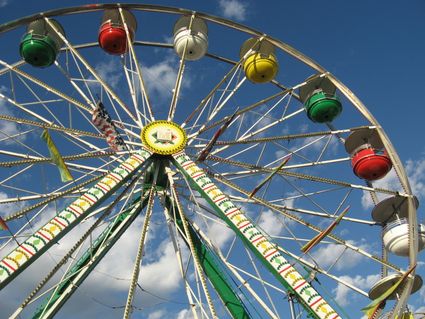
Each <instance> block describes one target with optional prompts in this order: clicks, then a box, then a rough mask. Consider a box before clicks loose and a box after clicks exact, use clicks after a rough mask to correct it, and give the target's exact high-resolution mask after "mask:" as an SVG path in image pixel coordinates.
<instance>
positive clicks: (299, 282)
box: [173, 152, 341, 319]
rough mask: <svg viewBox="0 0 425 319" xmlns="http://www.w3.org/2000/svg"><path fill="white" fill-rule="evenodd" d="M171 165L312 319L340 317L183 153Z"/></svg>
mask: <svg viewBox="0 0 425 319" xmlns="http://www.w3.org/2000/svg"><path fill="white" fill-rule="evenodd" d="M173 158H174V164H175V165H176V167H177V168H178V169H179V170H180V172H181V173H182V174H183V175H184V176H186V178H187V179H188V180H189V182H190V183H191V184H192V186H193V187H194V189H196V190H197V191H198V192H199V193H200V194H201V196H202V197H203V198H204V199H205V200H206V201H207V202H208V203H209V204H210V205H211V207H212V208H213V209H214V210H215V211H216V212H217V214H218V216H220V218H221V219H222V220H223V221H224V222H226V224H227V225H228V226H229V227H230V228H231V229H232V230H233V231H234V232H235V233H236V234H237V236H238V237H239V238H240V239H241V240H242V242H243V243H244V244H245V245H246V247H247V248H249V249H250V250H251V251H252V252H253V253H254V254H255V256H256V257H257V258H258V260H259V261H261V262H262V263H263V265H264V266H265V267H266V268H267V269H268V270H269V271H270V272H271V273H272V274H273V275H274V276H275V278H276V279H277V280H279V282H280V283H281V284H282V285H283V286H284V287H285V288H286V290H287V292H288V293H291V294H293V295H294V296H295V297H296V298H297V300H298V302H299V303H300V304H301V305H302V306H303V307H304V309H305V310H306V311H307V312H308V314H309V315H310V316H311V317H312V318H315V319H338V318H341V317H340V315H339V314H338V313H337V312H336V311H335V310H334V309H333V308H332V306H331V305H330V304H328V303H327V302H326V301H325V300H324V299H323V298H322V296H321V295H320V294H319V293H318V292H317V291H316V290H315V289H314V288H313V287H312V286H311V285H310V283H309V282H308V281H307V280H306V279H305V278H304V277H303V276H302V275H301V274H300V273H299V272H298V270H296V269H295V268H294V267H293V266H292V265H291V263H290V262H289V261H288V260H287V259H285V258H284V257H283V256H282V254H281V253H280V251H279V249H278V246H277V245H276V244H274V243H272V242H271V241H270V240H269V236H267V235H266V234H265V233H264V232H262V231H260V230H259V229H258V228H257V227H256V226H255V225H254V223H253V222H252V221H251V220H250V219H249V218H248V216H246V214H245V213H244V212H242V211H241V210H240V209H239V208H238V207H236V205H235V204H233V203H232V201H231V200H230V199H229V197H227V195H225V194H224V193H223V192H222V191H221V190H220V189H219V188H218V187H217V186H216V185H215V184H214V183H213V182H212V181H211V179H210V178H209V177H208V176H207V175H206V174H205V173H204V171H203V170H202V169H201V168H199V167H198V166H197V165H196V164H195V163H194V162H193V161H192V160H191V159H190V158H189V157H188V156H187V155H186V154H185V153H184V152H179V153H177V154H174V155H173Z"/></svg>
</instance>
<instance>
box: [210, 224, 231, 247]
mask: <svg viewBox="0 0 425 319" xmlns="http://www.w3.org/2000/svg"><path fill="white" fill-rule="evenodd" d="M207 234H208V238H210V239H211V241H212V242H213V244H214V246H216V247H218V248H220V249H223V248H224V246H225V245H226V244H227V242H228V241H229V239H231V238H233V235H234V232H233V231H232V230H231V229H230V228H229V227H226V226H225V225H222V224H218V223H213V224H211V225H210V227H209V228H208V231H207Z"/></svg>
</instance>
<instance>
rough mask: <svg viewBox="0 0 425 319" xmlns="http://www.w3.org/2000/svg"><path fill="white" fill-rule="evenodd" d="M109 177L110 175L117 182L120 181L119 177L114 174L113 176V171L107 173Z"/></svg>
mask: <svg viewBox="0 0 425 319" xmlns="http://www.w3.org/2000/svg"><path fill="white" fill-rule="evenodd" d="M108 176H109V177H111V178H112V179H113V180H114V181H116V182H117V183H119V182H121V179H120V178H118V177H116V176H114V173H112V172H111V173H109V175H108Z"/></svg>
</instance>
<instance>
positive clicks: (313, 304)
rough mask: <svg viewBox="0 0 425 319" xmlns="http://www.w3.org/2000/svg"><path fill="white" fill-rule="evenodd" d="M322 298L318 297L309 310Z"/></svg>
mask: <svg viewBox="0 0 425 319" xmlns="http://www.w3.org/2000/svg"><path fill="white" fill-rule="evenodd" d="M322 299H323V298H322V297H319V299H317V300H316V301H315V302H313V303H312V304H311V305H310V307H311V308H313V306H314V305H315V304H317V303H318V302H319V301H320V300H322Z"/></svg>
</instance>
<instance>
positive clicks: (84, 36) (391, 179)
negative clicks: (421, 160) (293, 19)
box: [0, 4, 425, 319]
mask: <svg viewBox="0 0 425 319" xmlns="http://www.w3.org/2000/svg"><path fill="white" fill-rule="evenodd" d="M80 21H84V23H80ZM0 33H1V36H2V38H3V41H4V43H6V42H7V43H8V44H9V45H10V46H13V45H14V46H16V52H19V54H20V57H19V56H18V55H17V54H16V56H4V57H1V58H0V133H1V134H0V138H1V141H2V143H1V145H0V166H1V176H0V178H1V182H0V185H1V189H0V207H2V209H1V210H0V217H1V219H0V228H1V229H2V232H1V233H0V235H1V236H2V237H1V238H2V239H1V240H2V242H1V246H0V251H1V253H0V258H1V260H0V300H2V301H4V302H6V303H7V308H8V310H7V314H4V312H3V309H2V316H3V315H4V316H8V317H11V318H52V317H53V316H55V315H56V316H57V317H59V318H60V317H61V313H63V312H64V311H65V312H66V311H68V312H69V311H74V312H75V314H76V316H77V317H81V314H80V313H84V312H83V311H84V309H78V308H76V307H78V303H73V300H76V299H75V298H80V300H82V299H84V300H85V302H87V303H88V304H90V303H92V304H93V307H95V306H96V305H97V306H99V304H100V305H101V306H102V307H104V309H108V311H112V312H113V314H116V316H117V317H124V318H130V317H132V316H133V317H136V316H137V317H138V318H139V317H140V316H142V318H145V317H146V318H147V317H148V314H149V311H151V310H153V309H166V311H168V312H169V313H170V312H172V311H176V310H175V309H183V310H184V311H186V312H185V314H186V317H193V318H292V319H294V318H317V319H336V318H357V317H359V316H360V314H361V312H360V309H361V308H364V309H365V310H364V311H365V313H366V315H367V317H369V318H413V315H412V313H411V310H410V309H409V307H408V301H409V298H410V296H411V295H413V294H414V293H415V292H417V291H418V290H419V289H420V288H421V286H422V278H421V277H420V276H419V275H418V274H415V270H416V269H415V267H416V264H417V255H418V252H419V251H421V250H422V249H423V248H424V247H425V225H421V224H418V221H417V216H416V209H417V208H418V205H419V202H418V201H417V199H416V197H415V196H414V194H413V193H412V190H411V188H410V185H409V181H408V179H407V176H406V173H405V171H404V168H403V166H402V164H401V161H400V159H399V157H398V155H397V153H396V151H395V149H394V147H393V146H392V144H391V142H390V141H389V139H388V137H387V135H386V134H385V132H384V130H383V128H382V127H381V126H380V125H379V123H378V122H377V121H376V120H375V118H374V117H373V116H372V114H371V113H370V112H369V110H368V109H367V108H366V107H365V105H363V104H362V102H361V101H360V100H359V99H358V98H357V97H356V96H355V95H354V94H353V93H352V92H351V91H350V90H349V88H347V87H346V86H345V85H344V84H343V83H341V82H340V81H339V80H338V79H337V78H336V77H335V76H334V75H333V74H331V73H330V72H328V71H326V70H325V69H324V68H322V67H321V66H320V65H319V64H317V63H316V62H314V61H313V60H311V59H310V58H308V57H307V56H305V55H303V54H302V53H300V52H298V51H297V50H296V49H294V48H292V47H291V46H289V45H287V44H285V43H284V42H282V41H280V40H278V39H275V38H273V37H271V36H268V35H266V34H264V33H262V32H259V31H256V30H254V29H251V28H249V27H247V26H244V25H241V24H239V23H236V22H233V21H229V20H226V19H222V18H218V17H214V16H211V15H208V14H204V13H200V12H194V11H191V10H185V9H178V8H171V7H163V6H155V5H142V4H126V5H119V4H98V5H87V6H79V7H72V8H64V9H57V10H52V11H48V12H44V13H39V14H35V15H33V16H29V17H25V18H21V19H18V20H15V21H12V22H10V23H6V24H3V25H1V26H0ZM19 38H20V39H21V40H20V41H17V40H16V39H19ZM123 240H124V241H125V243H124V244H122V242H123ZM117 245H118V247H119V249H118V248H116V246H117ZM129 246H131V247H133V248H134V249H132V250H131V249H128V247H129ZM164 256H167V259H165V257H164ZM168 256H171V257H172V258H168ZM159 261H162V263H161V266H159V265H160V263H159ZM108 265H113V267H108ZM105 269H106V271H105ZM123 274H125V275H123ZM174 274H178V279H177V280H176V279H175V278H176V277H175V276H174ZM126 275H127V277H125V278H123V277H122V276H126ZM353 276H357V277H358V278H367V280H368V281H373V283H372V285H369V286H368V285H365V284H359V283H358V282H356V281H353V280H351V278H352V277H353ZM93 278H95V279H93ZM115 281H119V282H120V284H119V287H121V288H120V289H121V290H120V291H121V293H120V292H119V291H117V292H116V293H115V294H114V299H113V300H114V302H113V304H112V303H111V302H110V301H106V300H102V297H101V296H102V293H103V292H104V291H105V290H109V289H110V292H111V293H114V291H113V289H114V287H117V286H118V284H116V283H115ZM28 287H30V288H28ZM88 287H90V289H88ZM96 287H97V288H96ZM108 287H110V288H108ZM122 287H124V288H122ZM161 287H166V288H167V289H165V288H164V289H163V290H161V289H160V288H161ZM96 289H97V293H98V294H99V296H100V297H98V298H96V296H93V295H91V293H94V291H96ZM122 291H125V293H122ZM342 291H343V292H344V294H345V296H346V297H347V296H349V298H352V299H353V300H355V302H356V304H358V310H359V312H358V313H357V314H354V315H351V314H350V311H351V310H347V308H345V305H344V304H343V303H341V302H338V300H336V299H337V298H336V297H335V294H338V292H339V293H341V292H342ZM146 300H147V301H146ZM0 305H2V304H1V303H0ZM154 305H156V306H157V308H154V307H153V306H154ZM167 305H171V306H167ZM2 307H3V305H2ZM5 307H6V304H5ZM67 307H68V308H67ZM161 307H162V308H161ZM167 307H168V308H167ZM161 311H162V310H161ZM164 311H165V310H164ZM77 314H79V315H77ZM163 317H170V316H166V315H164V316H163Z"/></svg>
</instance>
